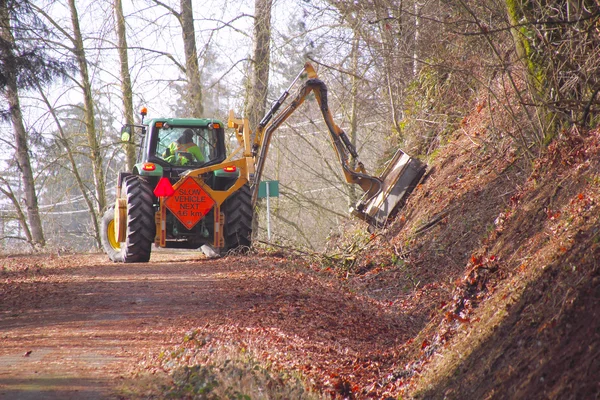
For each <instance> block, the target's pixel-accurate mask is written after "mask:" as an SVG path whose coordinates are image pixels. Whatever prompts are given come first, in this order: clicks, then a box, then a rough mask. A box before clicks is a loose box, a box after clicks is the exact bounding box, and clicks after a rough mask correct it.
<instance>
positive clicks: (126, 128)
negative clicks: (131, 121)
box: [121, 125, 131, 142]
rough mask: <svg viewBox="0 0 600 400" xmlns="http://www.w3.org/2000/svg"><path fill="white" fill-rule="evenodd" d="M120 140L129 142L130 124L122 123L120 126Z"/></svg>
mask: <svg viewBox="0 0 600 400" xmlns="http://www.w3.org/2000/svg"><path fill="white" fill-rule="evenodd" d="M121 141H122V142H130V141H131V126H129V125H123V127H122V128H121Z"/></svg>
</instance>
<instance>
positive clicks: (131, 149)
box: [113, 0, 135, 171]
mask: <svg viewBox="0 0 600 400" xmlns="http://www.w3.org/2000/svg"><path fill="white" fill-rule="evenodd" d="M113 7H114V9H115V19H116V25H117V40H118V44H119V49H118V50H119V61H120V66H121V69H120V71H121V93H122V95H123V112H124V114H125V123H126V124H128V125H133V123H134V120H133V90H132V87H131V76H130V75H129V58H128V57H127V31H126V28H125V16H124V15H123V4H122V2H121V0H114V4H113ZM125 146H126V147H125V150H126V153H127V167H128V170H129V171H131V170H133V166H134V165H135V135H131V137H130V138H129V142H127V144H126V145H125Z"/></svg>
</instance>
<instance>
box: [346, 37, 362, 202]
mask: <svg viewBox="0 0 600 400" xmlns="http://www.w3.org/2000/svg"><path fill="white" fill-rule="evenodd" d="M358 45H359V35H358V32H357V31H356V30H355V31H354V38H353V40H352V54H351V55H350V56H351V57H352V58H351V60H352V65H351V66H350V68H351V69H352V73H353V75H352V87H351V89H350V96H351V100H350V101H351V111H350V113H351V114H350V142H351V143H352V146H354V148H356V143H357V139H358V81H359V80H358ZM350 166H351V167H352V168H353V169H354V168H356V160H355V159H354V158H352V159H351V160H350ZM348 188H349V189H348V190H349V192H348V201H349V203H350V204H349V205H350V207H354V206H355V205H356V202H357V201H358V194H357V193H356V185H348Z"/></svg>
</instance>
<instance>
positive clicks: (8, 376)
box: [0, 252, 409, 399]
mask: <svg viewBox="0 0 600 400" xmlns="http://www.w3.org/2000/svg"><path fill="white" fill-rule="evenodd" d="M0 262H1V265H2V275H0V278H2V279H1V281H0V282H1V286H0V295H1V299H2V302H1V305H0V340H1V344H2V345H1V347H0V398H2V399H81V398H86V399H104V398H112V397H116V396H117V394H115V393H116V392H115V389H116V388H118V387H119V384H120V382H121V381H123V380H126V379H130V378H131V377H132V376H133V375H132V374H134V373H138V372H140V371H143V370H144V369H146V370H152V369H154V370H155V369H156V368H157V366H156V365H152V360H156V356H157V355H158V354H159V353H160V352H161V351H162V350H165V349H170V348H174V347H176V346H177V345H180V344H181V343H182V339H183V337H184V335H185V333H186V332H188V331H190V330H191V329H197V330H198V332H199V334H202V335H204V336H205V337H210V340H211V341H212V343H213V344H214V346H217V347H218V346H219V345H228V346H231V345H233V346H240V343H241V344H242V345H243V346H244V347H245V348H248V349H249V350H251V351H253V353H254V354H256V355H257V356H259V357H260V358H261V359H262V360H268V361H269V362H270V363H271V365H273V366H274V367H275V368H283V369H290V370H295V371H302V372H303V374H304V375H305V376H306V377H307V378H310V379H311V382H313V384H314V385H315V387H317V388H319V390H323V391H324V392H327V391H328V390H329V391H335V390H336V389H335V387H336V385H338V386H339V382H336V379H339V378H337V377H340V376H344V377H346V378H344V379H345V380H346V381H344V385H346V386H348V385H353V386H354V387H355V388H358V387H359V386H360V387H365V388H367V387H369V386H373V387H374V386H375V383H376V380H377V379H379V378H378V376H381V372H382V369H385V368H390V369H391V368H393V365H392V362H391V360H392V359H393V352H390V350H391V349H392V348H393V346H394V345H395V344H397V343H398V342H399V341H401V340H402V339H403V338H404V339H405V338H406V333H407V331H408V330H409V329H408V328H407V327H403V325H406V324H407V323H409V320H404V321H402V320H398V319H397V317H396V316H394V315H395V314H392V313H388V312H386V310H385V307H384V306H382V305H381V304H378V303H377V302H374V301H372V300H365V299H361V298H358V297H356V296H354V295H353V294H352V293H350V291H349V290H347V289H345V288H344V287H342V286H341V285H339V284H337V283H335V281H334V280H327V279H324V278H323V277H322V276H319V277H317V276H316V274H313V273H311V272H310V269H306V268H305V267H297V266H296V265H295V262H294V261H293V260H287V259H285V258H278V257H256V256H254V257H227V258H223V259H219V260H207V259H204V258H203V256H201V255H199V254H198V253H191V252H179V253H177V252H170V253H169V252H164V253H163V252H155V254H153V258H152V260H151V262H150V263H148V264H130V265H123V264H113V263H110V262H108V261H107V260H106V258H105V257H104V256H103V255H85V256H81V255H79V256H62V257H61V256H38V257H13V258H5V259H2V260H0ZM403 332H404V333H403ZM149 360H150V361H149ZM373 360H377V361H376V362H377V370H372V362H373ZM386 360H387V361H386ZM359 384H360V385H359ZM365 390H367V389H365ZM373 394H374V395H376V392H373Z"/></svg>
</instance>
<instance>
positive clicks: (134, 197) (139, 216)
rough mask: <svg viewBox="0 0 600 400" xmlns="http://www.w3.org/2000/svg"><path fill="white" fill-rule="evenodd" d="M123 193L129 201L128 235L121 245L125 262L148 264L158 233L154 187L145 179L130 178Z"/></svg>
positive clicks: (124, 186) (124, 183)
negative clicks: (155, 218) (155, 220)
mask: <svg viewBox="0 0 600 400" xmlns="http://www.w3.org/2000/svg"><path fill="white" fill-rule="evenodd" d="M122 193H124V194H125V198H126V199H127V234H126V236H125V242H124V243H122V244H121V255H122V259H123V262H125V263H136V262H148V261H149V260H150V252H151V251H152V243H153V242H154V236H155V232H156V225H155V222H154V194H153V193H152V187H151V186H150V184H149V183H148V181H147V180H146V179H145V178H143V177H140V176H128V177H127V178H125V180H124V182H123V188H122Z"/></svg>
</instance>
